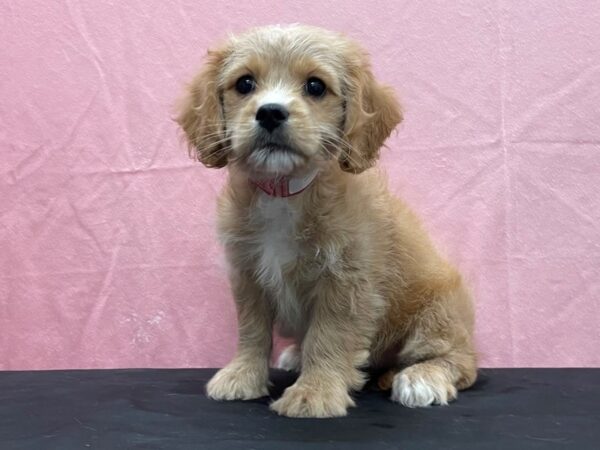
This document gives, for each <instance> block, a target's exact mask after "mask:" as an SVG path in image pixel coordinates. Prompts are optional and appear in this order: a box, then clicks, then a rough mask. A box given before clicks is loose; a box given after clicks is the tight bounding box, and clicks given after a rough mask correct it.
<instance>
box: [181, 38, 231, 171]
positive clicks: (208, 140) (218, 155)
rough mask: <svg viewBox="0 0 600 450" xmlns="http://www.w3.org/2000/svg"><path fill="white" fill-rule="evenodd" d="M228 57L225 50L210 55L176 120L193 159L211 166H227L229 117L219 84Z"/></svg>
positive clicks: (191, 84)
mask: <svg viewBox="0 0 600 450" xmlns="http://www.w3.org/2000/svg"><path fill="white" fill-rule="evenodd" d="M226 56H227V51H226V50H225V49H222V50H217V51H209V52H208V55H207V57H206V61H205V64H204V67H203V69H202V71H201V72H200V73H199V74H198V75H197V76H196V77H195V78H194V79H193V80H192V82H191V83H190V85H189V86H188V89H187V92H186V94H185V96H184V97H183V99H182V101H181V103H180V105H179V108H178V109H179V111H178V115H177V118H176V121H177V123H179V125H180V126H181V128H182V129H183V131H184V132H185V134H186V136H187V140H188V145H189V149H190V156H192V157H193V158H194V159H197V160H198V161H200V162H201V163H202V164H204V165H205V166H207V167H224V166H225V165H226V164H227V151H226V143H225V118H224V117H223V108H222V105H221V92H220V89H219V85H218V77H219V73H220V72H221V69H222V66H223V62H224V61H225V58H226Z"/></svg>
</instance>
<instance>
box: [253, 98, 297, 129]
mask: <svg viewBox="0 0 600 450" xmlns="http://www.w3.org/2000/svg"><path fill="white" fill-rule="evenodd" d="M289 115H290V113H289V112H288V110H287V109H285V108H284V107H283V106H282V105H279V104H277V103H267V104H266V105H262V106H261V107H260V108H258V111H256V120H258V123H260V126H261V127H263V128H264V129H266V130H267V131H269V133H270V132H272V131H273V130H274V129H275V128H277V127H278V126H279V125H281V124H282V123H283V122H285V121H286V120H287V118H288V116H289Z"/></svg>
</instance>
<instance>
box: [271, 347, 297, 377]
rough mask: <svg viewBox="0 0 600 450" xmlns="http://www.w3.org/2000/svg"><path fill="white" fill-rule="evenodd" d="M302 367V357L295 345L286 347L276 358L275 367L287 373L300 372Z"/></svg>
mask: <svg viewBox="0 0 600 450" xmlns="http://www.w3.org/2000/svg"><path fill="white" fill-rule="evenodd" d="M301 366H302V355H301V352H300V347H299V346H298V345H296V344H292V345H289V346H287V347H286V348H285V349H284V350H283V351H282V352H281V354H280V355H279V358H277V364H276V365H275V367H277V368H278V369H282V370H287V371H288V372H300V367H301Z"/></svg>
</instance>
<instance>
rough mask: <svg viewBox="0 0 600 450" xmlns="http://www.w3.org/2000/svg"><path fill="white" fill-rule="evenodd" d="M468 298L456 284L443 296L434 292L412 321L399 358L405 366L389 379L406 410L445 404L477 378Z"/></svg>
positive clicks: (397, 399) (393, 392)
mask: <svg viewBox="0 0 600 450" xmlns="http://www.w3.org/2000/svg"><path fill="white" fill-rule="evenodd" d="M470 308H471V306H470V298H469V296H468V293H467V292H466V290H465V288H464V286H462V284H459V285H458V286H457V287H456V288H455V289H451V290H450V291H449V292H447V293H446V294H441V295H440V293H439V292H437V295H435V296H434V297H433V299H432V302H431V303H430V304H429V305H428V306H427V307H426V309H425V310H424V311H422V312H420V313H417V316H416V317H415V319H414V322H413V324H414V325H413V330H412V332H411V334H410V338H409V339H408V340H407V342H406V343H405V346H404V348H403V350H402V351H401V352H400V355H399V358H400V361H401V362H409V363H412V365H409V366H408V367H406V368H405V369H403V370H401V371H399V372H398V373H396V374H395V375H393V379H392V383H391V384H392V386H391V387H392V400H393V401H396V402H398V403H401V404H403V405H404V406H408V407H410V408H414V407H422V406H429V405H433V404H436V405H447V404H448V402H451V401H452V400H454V399H456V396H457V392H458V391H459V390H462V389H467V388H468V387H470V386H471V385H472V384H473V383H474V382H475V379H476V378H477V356H476V353H475V350H474V348H473V343H472V336H471V333H472V332H471V328H472V315H471V312H470Z"/></svg>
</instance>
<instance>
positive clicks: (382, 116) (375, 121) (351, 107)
mask: <svg viewBox="0 0 600 450" xmlns="http://www.w3.org/2000/svg"><path fill="white" fill-rule="evenodd" d="M347 63H348V65H347V70H348V79H347V81H346V83H347V84H346V120H345V125H344V135H345V140H346V142H347V143H348V144H349V145H348V146H346V148H343V149H342V153H341V155H340V159H339V162H340V167H341V168H342V169H343V170H344V171H346V172H352V173H360V172H362V171H363V170H366V169H368V168H369V167H371V166H373V165H374V164H375V162H376V161H377V158H378V157H379V149H380V148H381V146H382V145H383V143H384V142H385V140H386V139H387V138H388V137H389V135H390V133H391V132H392V130H393V129H394V128H395V127H396V125H398V124H399V123H400V122H401V121H402V111H401V110H400V105H399V104H398V102H397V100H396V98H395V97H394V92H393V90H392V89H391V88H390V87H387V86H382V85H381V84H379V83H378V82H377V81H376V80H375V77H374V76H373V73H372V71H371V67H370V65H369V61H368V57H367V55H366V54H365V53H364V52H363V51H362V50H360V49H357V48H355V49H353V51H352V54H351V56H350V58H349V59H348V62H347Z"/></svg>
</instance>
